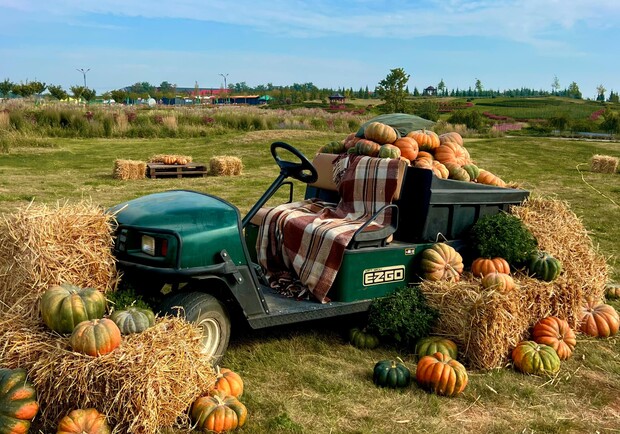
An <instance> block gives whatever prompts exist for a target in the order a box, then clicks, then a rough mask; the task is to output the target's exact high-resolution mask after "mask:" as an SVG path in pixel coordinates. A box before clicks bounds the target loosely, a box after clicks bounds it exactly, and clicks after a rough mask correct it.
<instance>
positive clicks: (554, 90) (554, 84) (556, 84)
mask: <svg viewBox="0 0 620 434" xmlns="http://www.w3.org/2000/svg"><path fill="white" fill-rule="evenodd" d="M559 90H560V80H558V76H557V75H554V76H553V82H551V92H552V93H553V94H554V95H557V94H558V91H559Z"/></svg>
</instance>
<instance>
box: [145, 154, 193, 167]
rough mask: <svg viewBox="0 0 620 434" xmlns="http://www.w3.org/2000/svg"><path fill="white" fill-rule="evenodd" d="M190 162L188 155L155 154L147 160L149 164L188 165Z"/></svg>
mask: <svg viewBox="0 0 620 434" xmlns="http://www.w3.org/2000/svg"><path fill="white" fill-rule="evenodd" d="M191 162H192V157H191V156H190V155H175V154H156V155H153V156H152V157H151V158H149V163H158V164H179V165H184V164H189V163H191Z"/></svg>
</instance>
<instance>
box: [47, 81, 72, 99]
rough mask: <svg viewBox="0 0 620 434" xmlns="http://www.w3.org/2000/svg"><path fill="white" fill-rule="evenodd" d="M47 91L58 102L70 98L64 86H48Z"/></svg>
mask: <svg viewBox="0 0 620 434" xmlns="http://www.w3.org/2000/svg"><path fill="white" fill-rule="evenodd" d="M47 90H48V91H49V93H50V95H52V96H53V97H54V98H56V99H57V100H63V99H67V97H68V96H69V95H68V94H67V92H66V91H65V90H64V89H63V88H62V86H54V85H51V84H50V85H49V86H47Z"/></svg>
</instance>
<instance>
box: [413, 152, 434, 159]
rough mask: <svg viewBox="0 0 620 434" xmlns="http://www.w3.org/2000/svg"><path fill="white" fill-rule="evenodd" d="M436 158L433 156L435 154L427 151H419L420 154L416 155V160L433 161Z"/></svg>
mask: <svg viewBox="0 0 620 434" xmlns="http://www.w3.org/2000/svg"><path fill="white" fill-rule="evenodd" d="M434 159H435V157H433V154H431V153H430V152H426V151H419V152H418V156H417V157H416V160H430V161H433V160H434Z"/></svg>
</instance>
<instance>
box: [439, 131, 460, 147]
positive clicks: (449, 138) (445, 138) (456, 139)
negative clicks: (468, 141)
mask: <svg viewBox="0 0 620 434" xmlns="http://www.w3.org/2000/svg"><path fill="white" fill-rule="evenodd" d="M447 142H452V143H456V144H457V145H459V146H463V136H461V135H460V134H459V133H457V132H456V131H451V132H449V133H443V134H440V135H439V145H440V146H441V145H443V144H444V143H447Z"/></svg>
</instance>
